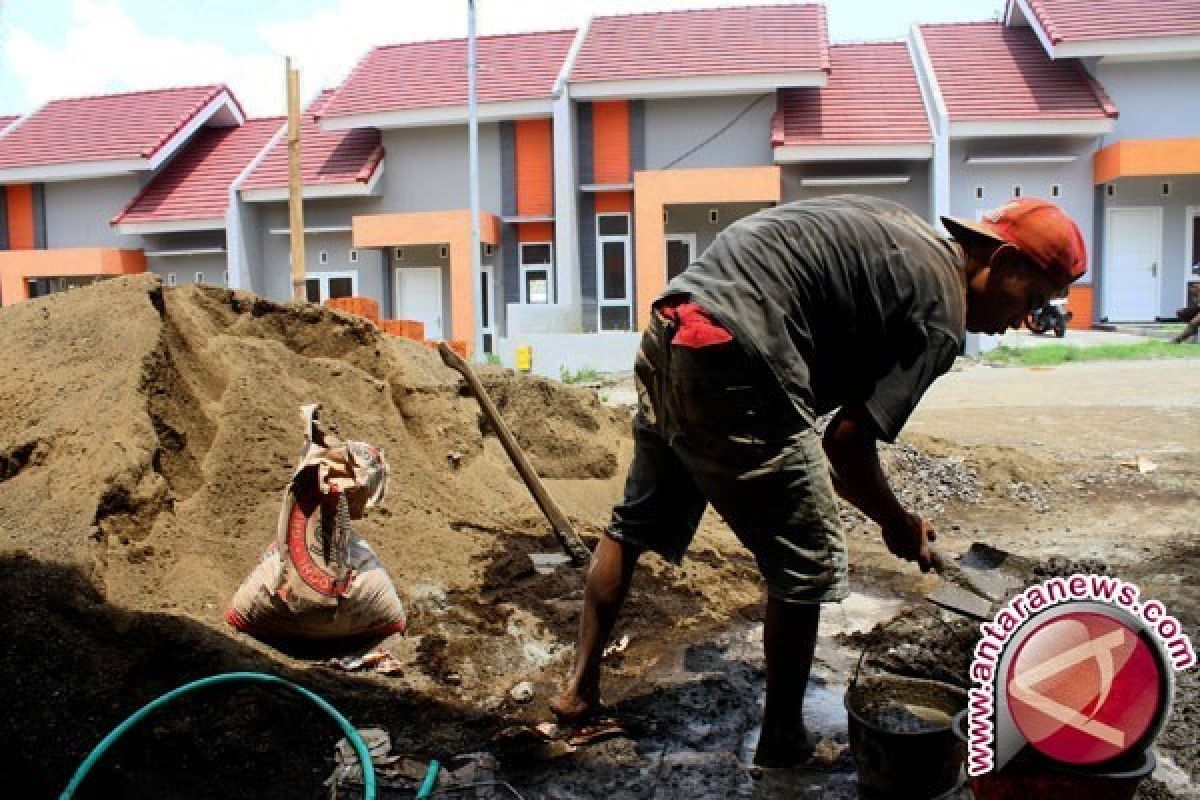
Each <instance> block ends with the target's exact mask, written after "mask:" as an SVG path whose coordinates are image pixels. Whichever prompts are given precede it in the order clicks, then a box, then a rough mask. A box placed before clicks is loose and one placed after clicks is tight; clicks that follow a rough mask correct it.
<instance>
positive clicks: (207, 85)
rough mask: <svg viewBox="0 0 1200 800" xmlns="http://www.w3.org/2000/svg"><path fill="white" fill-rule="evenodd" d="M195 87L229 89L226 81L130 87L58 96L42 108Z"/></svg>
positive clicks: (189, 89) (185, 89) (179, 90)
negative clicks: (153, 87)
mask: <svg viewBox="0 0 1200 800" xmlns="http://www.w3.org/2000/svg"><path fill="white" fill-rule="evenodd" d="M193 89H210V90H214V91H215V90H220V89H224V90H225V91H229V86H228V84H224V83H199V84H195V85H192V86H163V87H159V88H156V89H128V90H126V91H124V92H103V93H100V94H82V95H78V96H74V97H56V98H54V99H53V100H47V101H46V102H45V103H43V104H42V105H41V106H40V108H45V107H46V106H48V105H50V104H51V103H74V102H78V101H83V100H105V99H107V98H109V97H132V96H133V95H138V94H161V93H164V92H185V91H191V90H193Z"/></svg>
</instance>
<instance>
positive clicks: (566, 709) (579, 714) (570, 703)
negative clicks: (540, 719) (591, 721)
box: [550, 689, 600, 723]
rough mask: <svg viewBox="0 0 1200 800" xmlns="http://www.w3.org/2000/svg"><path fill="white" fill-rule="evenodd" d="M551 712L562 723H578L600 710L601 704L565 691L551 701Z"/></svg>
mask: <svg viewBox="0 0 1200 800" xmlns="http://www.w3.org/2000/svg"><path fill="white" fill-rule="evenodd" d="M550 710H551V711H553V712H554V716H556V717H557V718H558V721H559V722H561V723H576V722H579V721H581V720H584V719H586V718H587V717H589V716H591V715H593V714H595V713H596V712H597V711H599V710H600V703H598V702H590V703H589V702H588V701H587V700H584V699H583V698H582V697H580V696H579V695H578V694H576V693H575V692H572V691H570V690H566V689H564V690H563V691H562V692H560V693H559V694H558V695H556V696H555V697H553V698H551V700H550Z"/></svg>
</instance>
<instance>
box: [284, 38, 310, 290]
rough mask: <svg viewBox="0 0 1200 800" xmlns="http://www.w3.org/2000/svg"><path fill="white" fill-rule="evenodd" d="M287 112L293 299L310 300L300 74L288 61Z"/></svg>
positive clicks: (289, 57)
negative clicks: (306, 288)
mask: <svg viewBox="0 0 1200 800" xmlns="http://www.w3.org/2000/svg"><path fill="white" fill-rule="evenodd" d="M287 110H288V128H287V145H288V224H289V227H290V233H291V245H292V299H293V300H296V301H300V302H303V301H304V300H306V299H307V293H306V292H305V289H304V284H305V278H306V277H307V275H308V270H307V268H306V265H305V263H304V187H303V184H302V182H301V177H300V72H299V70H296V69H294V68H293V67H292V59H291V56H288V59H287Z"/></svg>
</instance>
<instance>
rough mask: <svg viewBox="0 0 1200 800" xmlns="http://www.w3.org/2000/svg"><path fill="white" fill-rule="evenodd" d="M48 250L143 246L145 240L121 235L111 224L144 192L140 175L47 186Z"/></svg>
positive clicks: (48, 184)
mask: <svg viewBox="0 0 1200 800" xmlns="http://www.w3.org/2000/svg"><path fill="white" fill-rule="evenodd" d="M44 187H45V188H44V191H45V200H46V247H48V248H51V249H53V248H58V247H127V248H135V249H136V248H139V247H141V246H142V237H140V236H132V235H127V234H121V233H118V232H117V229H116V228H114V227H112V226H111V225H109V224H108V223H109V221H110V220H111V219H112V218H113V217H115V216H116V215H117V214H119V213H121V211H123V210H124V209H125V207H126V206H127V205H129V201H130V200H132V199H133V198H134V196H135V195H136V194H137V193H138V192H139V191H140V190H141V188H142V181H141V179H140V178H139V177H138V176H137V175H126V176H120V177H115V178H96V179H93V180H86V181H56V182H54V183H47V184H44Z"/></svg>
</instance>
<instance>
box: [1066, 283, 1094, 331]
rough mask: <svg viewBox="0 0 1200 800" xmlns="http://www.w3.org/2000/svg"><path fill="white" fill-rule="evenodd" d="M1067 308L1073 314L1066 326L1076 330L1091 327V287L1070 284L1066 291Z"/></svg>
mask: <svg viewBox="0 0 1200 800" xmlns="http://www.w3.org/2000/svg"><path fill="white" fill-rule="evenodd" d="M1067 310H1068V311H1070V312H1071V314H1072V315H1073V316H1072V317H1071V321H1070V322H1069V323H1068V324H1067V327H1069V328H1075V329H1078V330H1087V329H1088V328H1090V327H1092V287H1091V286H1079V285H1075V286H1072V287H1071V291H1070V292H1068V293H1067Z"/></svg>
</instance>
